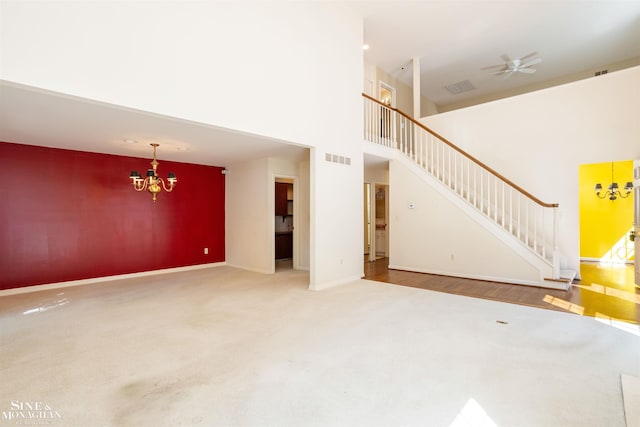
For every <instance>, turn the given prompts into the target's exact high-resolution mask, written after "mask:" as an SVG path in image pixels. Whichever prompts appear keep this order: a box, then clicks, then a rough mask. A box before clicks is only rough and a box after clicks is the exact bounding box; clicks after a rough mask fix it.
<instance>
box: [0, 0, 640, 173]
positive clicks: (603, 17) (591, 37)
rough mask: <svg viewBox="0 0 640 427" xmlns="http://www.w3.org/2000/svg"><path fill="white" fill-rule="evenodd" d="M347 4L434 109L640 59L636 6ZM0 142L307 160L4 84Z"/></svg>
mask: <svg viewBox="0 0 640 427" xmlns="http://www.w3.org/2000/svg"><path fill="white" fill-rule="evenodd" d="M349 4H350V5H352V6H353V7H355V8H356V9H358V10H359V11H360V12H361V13H362V14H363V16H364V18H365V21H364V36H365V42H366V43H368V44H369V45H370V46H371V48H370V49H369V50H368V51H366V52H365V53H364V56H365V61H367V62H369V63H373V64H377V65H378V66H379V67H380V68H381V69H383V70H385V71H387V72H388V73H390V74H392V75H394V76H396V77H397V78H398V79H400V80H402V81H405V82H406V83H408V84H411V80H412V75H411V67H410V66H408V67H407V64H409V63H410V61H411V58H413V57H419V58H420V60H421V87H422V92H423V95H424V96H426V97H427V98H429V99H430V100H432V101H434V102H436V103H438V104H440V105H448V104H452V103H458V102H460V101H463V100H464V99H468V98H477V97H479V96H486V95H491V94H496V93H499V92H503V91H505V90H509V89H513V88H516V87H523V86H530V85H532V84H535V83H539V82H543V81H549V80H554V79H557V78H559V77H562V76H566V75H573V74H575V73H578V72H582V71H584V70H590V69H594V68H597V67H606V66H607V65H608V64H612V63H616V62H619V61H623V60H628V59H629V58H639V59H640V0H634V1H617V0H596V1H579V0H576V1H561V0H557V1H536V2H530V1H519V0H512V1H506V0H505V1H484V0H478V1H422V2H404V1H384V2H375V1H363V2H351V3H349ZM532 52H537V54H538V56H539V57H540V58H542V62H541V63H539V64H537V65H536V68H537V72H536V73H535V74H515V75H513V76H512V77H510V78H509V79H507V80H503V79H502V78H501V77H497V76H495V75H492V74H491V73H489V72H488V71H487V70H483V68H484V67H487V66H490V65H495V64H499V63H501V61H502V59H501V56H503V55H509V56H510V57H512V58H517V57H522V56H524V55H527V54H530V53H532ZM403 67H404V68H405V70H402V68H403ZM465 80H468V81H470V82H471V83H472V84H473V85H474V86H475V87H476V88H477V89H475V90H472V91H470V92H464V93H462V94H459V95H452V94H450V93H449V92H447V91H446V90H445V89H444V88H443V87H444V86H446V85H449V84H452V83H457V82H461V81H465ZM125 139H133V140H136V141H138V143H137V144H127V143H125V142H124V140H125ZM0 141H11V142H20V143H28V144H34V145H41V146H49V147H58V148H68V149H76V150H83V151H92V152H102V153H110V154H120V155H128V156H139V157H145V158H148V157H150V155H151V148H150V147H149V145H148V143H150V142H156V143H160V144H161V146H160V148H159V149H158V158H159V159H160V160H162V159H166V160H173V161H181V162H192V163H200V164H210V165H219V166H224V165H228V164H229V163H232V162H235V161H240V160H249V159H252V158H260V157H264V156H267V155H277V156H284V157H293V158H299V157H300V156H304V155H305V154H306V149H305V148H302V147H297V146H293V145H290V144H285V143H283V142H282V141H275V140H272V139H266V138H263V137H260V136H256V135H249V134H244V133H240V132H231V131H229V130H225V129H220V128H216V127H213V126H207V125H203V124H200V123H193V122H189V121H185V120H178V119H174V118H168V117H163V116H159V115H154V114H149V113H145V112H142V111H136V110H131V109H126V108H122V107H118V106H114V105H109V104H103V103H98V102H94V101H90V100H85V99H80V98H74V97H70V96H66V95H61V94H55V93H50V92H46V91H42V90H37V89H33V88H27V87H23V86H20V85H14V84H11V83H7V82H4V83H3V82H0Z"/></svg>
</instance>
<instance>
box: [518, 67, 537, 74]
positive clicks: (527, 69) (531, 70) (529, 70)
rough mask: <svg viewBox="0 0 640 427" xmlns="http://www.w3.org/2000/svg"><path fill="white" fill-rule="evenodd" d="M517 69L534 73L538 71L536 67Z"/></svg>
mask: <svg viewBox="0 0 640 427" xmlns="http://www.w3.org/2000/svg"><path fill="white" fill-rule="evenodd" d="M517 71H519V72H521V73H525V74H533V73H535V72H536V69H535V68H518V70H517Z"/></svg>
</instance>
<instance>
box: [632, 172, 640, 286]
mask: <svg viewBox="0 0 640 427" xmlns="http://www.w3.org/2000/svg"><path fill="white" fill-rule="evenodd" d="M633 230H634V231H635V241H634V246H633V247H634V257H633V260H634V261H633V263H634V267H633V269H634V272H635V284H636V286H638V287H640V262H638V254H640V160H634V161H633Z"/></svg>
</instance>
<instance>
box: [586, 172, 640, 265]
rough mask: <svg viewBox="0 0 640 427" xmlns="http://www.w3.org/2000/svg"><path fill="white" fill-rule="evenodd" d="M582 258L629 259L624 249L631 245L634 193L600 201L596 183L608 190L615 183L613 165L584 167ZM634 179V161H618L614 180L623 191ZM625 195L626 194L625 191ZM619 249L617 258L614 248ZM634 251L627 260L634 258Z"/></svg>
mask: <svg viewBox="0 0 640 427" xmlns="http://www.w3.org/2000/svg"><path fill="white" fill-rule="evenodd" d="M579 176H580V178H579V179H580V181H579V183H580V257H581V258H598V259H602V258H605V259H607V260H616V258H622V259H624V258H625V255H624V249H623V248H621V247H623V246H624V245H627V246H628V247H629V248H631V245H630V243H629V237H628V236H629V230H630V229H631V227H632V225H633V192H632V193H631V194H630V195H629V197H627V198H626V199H623V198H617V199H616V200H615V201H611V200H609V199H608V198H605V199H599V198H598V197H596V194H595V190H594V187H595V184H596V183H598V182H599V183H600V184H602V187H603V190H604V191H606V189H607V187H608V186H609V184H610V183H611V163H596V164H589V165H580V167H579ZM632 180H633V161H631V160H629V161H623V162H614V181H615V182H617V183H618V186H619V187H620V190H621V191H622V188H623V187H624V185H625V183H626V182H627V181H632ZM623 193H624V191H623ZM614 247H617V248H618V250H616V251H615V254H614V255H613V258H611V250H612V248H614ZM632 253H633V252H631V253H629V254H627V255H626V259H628V260H629V259H633V255H632Z"/></svg>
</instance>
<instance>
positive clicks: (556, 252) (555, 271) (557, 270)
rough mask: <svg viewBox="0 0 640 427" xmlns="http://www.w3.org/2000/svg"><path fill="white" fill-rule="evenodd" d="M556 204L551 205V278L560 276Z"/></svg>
mask: <svg viewBox="0 0 640 427" xmlns="http://www.w3.org/2000/svg"><path fill="white" fill-rule="evenodd" d="M558 212H559V211H558V205H556V206H554V207H553V278H554V279H559V278H560V250H559V249H558V221H559V218H560V216H559V213H558Z"/></svg>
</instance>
